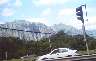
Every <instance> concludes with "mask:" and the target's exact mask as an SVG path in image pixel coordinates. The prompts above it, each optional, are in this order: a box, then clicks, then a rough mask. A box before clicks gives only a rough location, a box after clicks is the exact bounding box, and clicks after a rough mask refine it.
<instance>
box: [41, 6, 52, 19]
mask: <svg viewBox="0 0 96 61" xmlns="http://www.w3.org/2000/svg"><path fill="white" fill-rule="evenodd" d="M50 14H51V9H50V8H47V9H45V10H44V11H42V12H41V15H40V16H43V17H47V16H49V15H50Z"/></svg>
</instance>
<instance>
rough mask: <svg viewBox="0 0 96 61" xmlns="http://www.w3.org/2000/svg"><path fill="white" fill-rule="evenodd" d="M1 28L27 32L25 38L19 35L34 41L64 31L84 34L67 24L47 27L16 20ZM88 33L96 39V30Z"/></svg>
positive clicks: (0, 25) (2, 25)
mask: <svg viewBox="0 0 96 61" xmlns="http://www.w3.org/2000/svg"><path fill="white" fill-rule="evenodd" d="M0 27H2V28H8V29H16V30H23V31H26V32H27V33H26V32H25V33H24V34H23V36H22V34H21V33H22V32H21V33H20V32H19V35H20V36H21V38H22V37H23V38H25V37H26V38H27V39H28V40H29V39H33V38H35V39H36V36H38V38H41V37H44V36H46V37H48V36H49V35H48V33H51V34H55V33H57V32H59V31H61V30H63V31H64V33H67V34H68V35H77V34H82V30H79V29H76V28H74V27H72V26H69V25H65V24H62V23H60V24H54V25H53V26H47V25H45V24H42V23H39V22H38V23H37V22H36V23H35V22H28V21H26V20H16V21H14V22H6V23H5V24H0ZM29 31H30V32H29ZM0 32H1V31H0ZM32 32H40V34H37V35H36V34H34V33H32ZM1 33H2V32H1ZM8 33H9V34H11V35H10V36H14V37H15V36H16V35H17V33H18V32H15V33H14V35H13V34H12V32H8ZM8 33H7V34H8ZM86 33H87V34H88V35H89V36H91V37H94V38H96V30H86ZM3 34H4V32H3ZM9 34H8V35H9ZM20 36H18V35H17V36H16V37H20ZM28 37H29V38H28ZM26 38H25V39H26Z"/></svg>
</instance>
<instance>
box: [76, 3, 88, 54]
mask: <svg viewBox="0 0 96 61" xmlns="http://www.w3.org/2000/svg"><path fill="white" fill-rule="evenodd" d="M82 6H84V7H85V10H86V4H85V5H81V6H80V7H78V8H76V15H77V19H78V20H81V22H82V30H83V36H84V42H85V43H86V51H87V54H88V55H89V47H88V41H87V38H86V32H85V25H84V18H83V11H82ZM86 17H87V11H86ZM87 20H88V19H87Z"/></svg>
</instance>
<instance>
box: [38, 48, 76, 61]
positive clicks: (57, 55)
mask: <svg viewBox="0 0 96 61" xmlns="http://www.w3.org/2000/svg"><path fill="white" fill-rule="evenodd" d="M76 51H77V50H72V49H69V48H58V49H54V50H53V51H51V53H49V54H46V55H43V56H40V57H38V59H37V61H46V60H54V59H62V58H64V57H69V56H74V55H77V53H76Z"/></svg>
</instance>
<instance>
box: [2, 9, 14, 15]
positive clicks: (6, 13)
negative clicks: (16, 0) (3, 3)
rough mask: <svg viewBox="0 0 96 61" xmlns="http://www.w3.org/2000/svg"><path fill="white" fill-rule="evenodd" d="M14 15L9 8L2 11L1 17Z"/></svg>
mask: <svg viewBox="0 0 96 61" xmlns="http://www.w3.org/2000/svg"><path fill="white" fill-rule="evenodd" d="M14 13H15V12H14V11H13V10H12V9H10V8H5V9H4V10H3V11H2V13H1V15H2V16H12V15H13V14H14Z"/></svg>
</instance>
